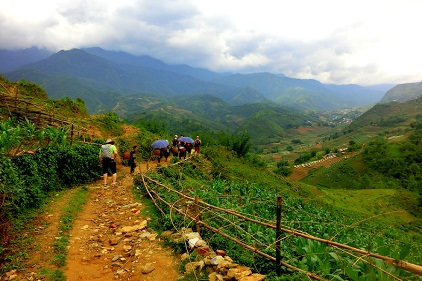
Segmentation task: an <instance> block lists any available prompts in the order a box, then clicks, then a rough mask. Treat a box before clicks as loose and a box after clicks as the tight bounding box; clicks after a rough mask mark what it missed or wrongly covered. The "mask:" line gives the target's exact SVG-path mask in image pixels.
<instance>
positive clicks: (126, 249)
mask: <svg viewBox="0 0 422 281" xmlns="http://www.w3.org/2000/svg"><path fill="white" fill-rule="evenodd" d="M123 250H125V251H126V252H128V251H130V250H132V246H129V245H123Z"/></svg>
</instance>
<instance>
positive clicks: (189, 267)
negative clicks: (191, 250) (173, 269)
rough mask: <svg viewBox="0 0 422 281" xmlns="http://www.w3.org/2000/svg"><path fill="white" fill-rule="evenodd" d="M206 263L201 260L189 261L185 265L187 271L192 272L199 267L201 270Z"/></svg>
mask: <svg viewBox="0 0 422 281" xmlns="http://www.w3.org/2000/svg"><path fill="white" fill-rule="evenodd" d="M204 266H205V264H204V262H203V261H199V262H189V263H187V264H186V265H185V271H186V273H191V272H193V271H195V270H196V269H198V271H201V270H202V269H203V268H204Z"/></svg>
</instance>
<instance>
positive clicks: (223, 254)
mask: <svg viewBox="0 0 422 281" xmlns="http://www.w3.org/2000/svg"><path fill="white" fill-rule="evenodd" d="M215 253H216V254H217V255H219V256H222V257H225V256H226V251H224V250H217V251H215Z"/></svg>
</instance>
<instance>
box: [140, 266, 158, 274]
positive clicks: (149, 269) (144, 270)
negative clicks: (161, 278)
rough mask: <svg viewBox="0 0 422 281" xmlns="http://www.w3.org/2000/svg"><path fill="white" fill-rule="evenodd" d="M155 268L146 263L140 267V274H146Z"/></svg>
mask: <svg viewBox="0 0 422 281" xmlns="http://www.w3.org/2000/svg"><path fill="white" fill-rule="evenodd" d="M154 269H155V265H154V264H152V263H146V264H144V265H143V266H142V267H141V272H142V274H148V273H150V272H152V271H153V270H154Z"/></svg>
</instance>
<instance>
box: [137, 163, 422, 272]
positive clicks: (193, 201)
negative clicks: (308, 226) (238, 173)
mask: <svg viewBox="0 0 422 281" xmlns="http://www.w3.org/2000/svg"><path fill="white" fill-rule="evenodd" d="M180 163H182V162H178V163H176V164H175V165H177V164H180ZM149 171H151V170H149ZM149 171H144V172H143V173H141V178H142V183H143V187H144V188H145V191H146V192H147V194H148V195H149V197H150V198H151V199H152V200H153V202H154V203H155V205H156V206H157V207H158V209H159V210H160V211H161V212H162V213H163V214H166V215H168V213H169V212H170V213H174V214H179V215H181V216H183V218H184V219H185V220H188V221H189V222H188V224H189V225H194V226H195V228H196V231H198V232H201V231H204V229H206V230H208V231H211V232H213V233H215V234H217V235H220V236H222V237H225V238H226V239H229V240H231V241H233V242H235V243H236V244H238V245H240V246H241V247H243V248H244V249H247V250H248V251H250V252H252V253H255V254H257V255H259V256H261V257H264V258H265V259H268V260H269V261H273V262H275V266H276V270H277V272H279V268H280V266H283V267H285V268H288V269H289V270H292V271H297V272H300V273H302V274H304V275H306V276H307V277H308V278H311V279H314V280H327V279H325V278H323V277H320V276H318V274H316V273H315V272H313V271H314V270H310V271H309V270H304V269H301V268H299V267H297V266H293V265H291V264H290V263H289V261H292V260H295V259H297V258H298V257H283V254H282V252H283V250H282V247H281V244H283V246H284V247H285V246H288V245H289V244H290V243H292V241H289V239H292V238H295V237H296V238H299V237H300V238H303V239H306V240H307V241H314V242H317V243H319V244H325V245H328V246H329V247H330V251H333V252H338V253H341V254H346V255H348V256H349V257H350V258H352V259H354V261H355V262H354V264H357V263H358V262H364V263H366V264H367V265H369V266H372V267H374V268H377V269H378V270H379V271H381V272H383V273H384V274H385V275H388V276H389V277H390V278H391V279H392V280H402V279H400V278H399V277H397V276H395V275H394V274H393V273H391V271H390V270H388V269H386V268H385V267H384V266H380V264H379V263H378V261H383V262H384V263H385V264H387V265H390V266H393V267H396V268H399V269H402V270H405V271H408V272H411V273H414V274H416V275H422V267H421V266H420V265H417V264H413V263H409V262H406V261H403V260H398V259H394V258H391V257H388V256H383V255H380V254H377V253H373V252H371V251H367V250H364V249H361V248H358V247H352V246H349V245H346V244H342V243H338V242H336V241H334V239H335V237H336V235H334V236H333V237H331V238H330V239H325V238H324V239H323V238H320V237H316V236H313V235H311V234H309V233H306V232H303V231H300V230H299V229H300V227H290V226H288V225H287V223H285V221H284V222H283V221H282V219H281V210H282V208H286V207H282V204H281V202H282V198H281V197H278V198H273V199H266V200H265V199H264V200H259V201H256V202H250V201H248V202H241V201H242V199H239V198H238V199H237V200H238V201H237V202H236V204H250V205H253V206H257V207H256V208H258V206H264V208H267V209H270V208H271V209H277V220H276V221H275V220H272V219H265V218H263V217H259V216H257V215H254V214H253V213H242V212H239V211H237V210H235V209H236V208H235V207H233V208H221V207H219V206H216V205H213V204H210V203H207V202H205V201H204V200H202V199H201V198H199V196H191V195H190V194H189V191H190V190H192V189H194V187H185V189H184V190H176V189H175V188H172V187H169V186H167V185H165V184H163V183H161V182H160V181H158V180H156V179H153V178H152V177H150V176H149V175H148V172H149ZM224 197H225V195H224V194H222V195H221V198H224ZM271 206H273V207H271ZM165 207H166V208H168V209H167V210H166V209H165ZM279 212H280V213H279ZM279 218H280V219H279ZM303 223H307V222H301V221H296V222H294V221H293V222H292V221H290V222H289V224H290V225H292V224H297V225H300V224H303ZM327 223H335V222H327ZM252 224H253V225H255V227H252V226H251V225H252ZM352 227H353V225H349V226H344V228H352ZM269 231H270V232H271V231H272V232H273V233H274V235H273V236H274V237H275V238H274V240H273V241H271V242H266V241H268V239H264V237H263V235H265V234H264V233H268V232H269ZM281 233H283V234H284V236H282V235H281ZM265 238H267V237H265ZM306 243H310V242H306ZM321 251H326V249H323V250H321ZM313 254H315V253H313ZM320 254H326V252H325V253H322V252H321V253H320ZM305 255H306V254H305ZM310 256H311V254H309V257H310Z"/></svg>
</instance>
